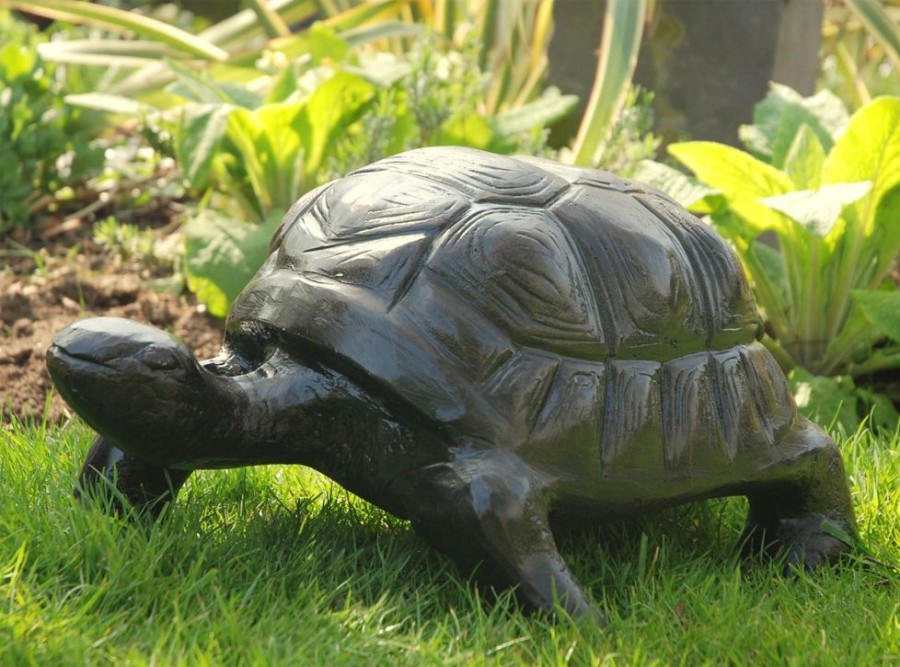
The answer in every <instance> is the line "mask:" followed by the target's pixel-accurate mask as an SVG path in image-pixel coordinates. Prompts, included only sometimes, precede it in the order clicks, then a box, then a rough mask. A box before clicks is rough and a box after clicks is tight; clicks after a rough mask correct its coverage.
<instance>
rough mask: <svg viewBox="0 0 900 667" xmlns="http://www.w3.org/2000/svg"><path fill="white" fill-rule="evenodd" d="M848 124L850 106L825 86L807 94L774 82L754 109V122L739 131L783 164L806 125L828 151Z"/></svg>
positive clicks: (766, 156) (748, 142) (758, 152)
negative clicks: (848, 107) (847, 106)
mask: <svg viewBox="0 0 900 667" xmlns="http://www.w3.org/2000/svg"><path fill="white" fill-rule="evenodd" d="M846 124H847V110H846V109H845V108H844V105H843V103H842V102H841V101H840V99H839V98H838V97H836V96H835V95H834V94H833V93H831V92H829V91H827V90H823V91H822V92H820V93H818V94H816V95H813V96H812V97H803V96H802V95H800V94H799V93H797V92H796V91H794V90H792V89H791V88H789V87H788V86H784V85H781V84H777V83H773V84H771V90H770V91H769V94H768V95H767V96H766V98H765V99H764V100H763V101H762V102H760V103H759V104H757V105H756V107H755V108H754V110H753V125H744V126H742V127H741V128H740V131H739V134H740V137H741V140H742V141H743V142H744V145H746V146H747V148H748V149H749V150H751V151H752V152H753V153H755V154H756V155H758V156H760V157H762V158H763V159H765V160H766V161H767V162H768V163H769V164H772V165H773V166H775V167H778V168H781V167H782V166H783V165H784V161H785V158H786V157H787V154H788V151H789V150H790V147H791V145H792V144H793V143H794V140H795V137H796V136H797V133H798V132H799V131H800V130H801V128H802V127H804V126H806V127H809V128H810V129H811V130H812V131H813V132H814V133H815V134H816V137H818V139H819V141H820V142H821V144H822V146H824V147H825V151H826V152H828V150H829V149H830V148H831V146H832V144H833V143H834V139H835V137H836V136H837V135H838V134H839V133H840V131H841V130H842V129H843V128H844V126H846Z"/></svg>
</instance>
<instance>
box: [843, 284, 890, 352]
mask: <svg viewBox="0 0 900 667" xmlns="http://www.w3.org/2000/svg"><path fill="white" fill-rule="evenodd" d="M853 299H854V300H855V301H856V303H858V304H859V308H860V310H862V312H863V315H865V317H866V319H867V320H868V321H869V322H871V323H872V324H874V325H875V326H876V327H878V329H879V330H880V331H881V332H882V333H884V334H885V335H886V336H888V337H890V338H891V339H892V340H895V341H897V342H900V292H898V291H890V292H887V291H881V290H878V291H876V290H854V291H853Z"/></svg>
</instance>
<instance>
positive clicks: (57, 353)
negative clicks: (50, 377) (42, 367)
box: [47, 343, 123, 378]
mask: <svg viewBox="0 0 900 667" xmlns="http://www.w3.org/2000/svg"><path fill="white" fill-rule="evenodd" d="M115 361H118V360H108V361H103V360H100V359H97V358H96V357H95V356H93V355H88V354H83V353H81V354H80V353H78V352H72V351H71V350H67V349H66V348H65V347H63V346H62V345H59V344H57V343H53V344H51V345H50V347H48V348H47V368H48V369H49V370H50V372H51V373H57V374H59V373H61V374H63V375H65V376H67V377H86V376H98V375H100V376H104V377H108V378H113V377H116V376H118V375H121V373H122V371H123V369H122V368H120V367H119V364H116V363H114V362H115Z"/></svg>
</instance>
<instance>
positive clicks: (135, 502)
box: [75, 435, 191, 519]
mask: <svg viewBox="0 0 900 667" xmlns="http://www.w3.org/2000/svg"><path fill="white" fill-rule="evenodd" d="M190 474H191V471H189V470H173V469H168V468H160V467H159V466H155V465H152V464H150V463H147V462H146V461H144V460H142V459H139V458H136V457H134V456H132V455H131V454H127V453H125V452H123V451H122V450H121V449H119V448H118V447H116V446H115V445H114V444H113V443H112V442H110V441H109V440H107V439H106V438H104V437H103V436H100V435H98V436H97V437H96V438H94V442H93V444H92V445H91V448H90V450H89V451H88V453H87V456H86V457H85V460H84V465H82V467H81V473H80V474H79V475H78V484H77V485H76V487H75V497H76V498H78V499H81V498H82V497H83V496H94V495H100V494H102V493H104V492H107V493H108V492H109V491H115V495H112V497H111V508H112V509H113V510H114V511H115V512H116V513H118V514H122V513H124V511H125V506H124V504H123V503H122V500H123V499H124V500H125V501H126V502H127V503H128V505H130V506H131V507H133V508H134V509H136V510H137V511H138V513H139V514H141V515H143V516H146V517H149V518H151V519H155V518H156V517H157V516H159V513H160V512H161V511H162V509H163V507H165V505H166V504H167V503H169V502H171V501H173V500H174V499H175V496H176V495H177V494H178V491H179V489H181V487H182V485H183V484H184V483H185V481H186V480H187V478H188V476H189V475H190Z"/></svg>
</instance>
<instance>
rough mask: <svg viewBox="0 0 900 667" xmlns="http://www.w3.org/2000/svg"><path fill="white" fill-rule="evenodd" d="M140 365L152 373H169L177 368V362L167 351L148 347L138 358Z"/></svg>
mask: <svg viewBox="0 0 900 667" xmlns="http://www.w3.org/2000/svg"><path fill="white" fill-rule="evenodd" d="M140 360H141V363H142V364H144V365H145V366H146V367H147V368H149V369H151V370H154V371H170V370H173V369H175V368H177V367H178V360H177V359H176V358H175V355H173V354H172V353H171V352H170V351H169V350H163V349H160V348H158V347H149V348H147V349H146V350H144V353H143V354H142V355H141V356H140Z"/></svg>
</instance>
